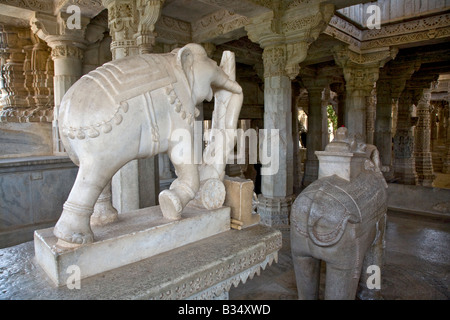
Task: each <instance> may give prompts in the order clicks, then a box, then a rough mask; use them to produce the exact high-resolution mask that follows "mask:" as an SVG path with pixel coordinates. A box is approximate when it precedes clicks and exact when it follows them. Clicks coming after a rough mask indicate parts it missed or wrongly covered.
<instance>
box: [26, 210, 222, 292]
mask: <svg viewBox="0 0 450 320" xmlns="http://www.w3.org/2000/svg"><path fill="white" fill-rule="evenodd" d="M92 228H93V231H94V232H95V235H96V239H95V241H94V242H93V243H90V244H86V245H83V246H76V247H74V248H67V247H66V248H64V247H60V246H59V245H57V241H58V239H57V238H56V237H55V236H54V235H53V228H48V229H43V230H37V231H36V232H35V238H34V242H35V252H36V259H37V262H38V263H39V264H40V265H41V266H42V268H43V269H44V270H45V271H46V273H47V274H48V275H49V277H50V278H51V279H52V281H53V282H54V283H55V284H56V285H58V286H61V285H65V284H66V281H67V279H68V277H69V276H70V273H69V274H68V273H67V272H66V270H67V268H68V267H69V266H71V265H76V266H78V267H79V268H80V271H81V278H87V277H90V276H93V275H96V274H99V273H102V272H104V271H108V270H112V269H114V268H119V267H121V266H124V265H127V264H130V263H133V262H136V261H140V260H143V259H146V258H149V257H152V256H154V255H157V254H159V253H162V252H166V251H169V250H172V249H174V248H178V247H181V246H183V245H186V244H189V243H192V242H195V241H198V240H200V239H204V238H207V237H210V236H213V235H216V234H218V233H221V232H224V231H227V230H229V229H230V208H228V207H222V208H219V209H216V210H211V211H207V210H201V209H196V208H192V207H189V206H188V207H186V208H185V210H184V211H183V218H182V219H181V220H177V221H170V220H168V219H165V218H163V215H162V213H161V210H160V208H159V206H156V207H150V208H145V209H140V210H136V211H132V212H129V213H122V214H120V215H119V220H118V221H116V222H114V223H111V224H108V225H105V226H97V227H95V226H93V227H92Z"/></svg>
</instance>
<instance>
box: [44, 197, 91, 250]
mask: <svg viewBox="0 0 450 320" xmlns="http://www.w3.org/2000/svg"><path fill="white" fill-rule="evenodd" d="M91 213H92V211H91V210H89V209H86V208H81V207H78V206H74V205H71V204H67V203H66V204H64V210H63V213H62V214H61V217H60V218H59V220H58V222H57V223H56V225H55V228H54V229H53V234H54V235H55V236H56V237H57V238H58V239H59V240H62V242H61V241H59V244H60V245H63V246H64V242H68V243H69V244H70V245H74V244H75V245H83V244H88V243H91V242H93V241H94V234H93V232H92V230H91V226H90V216H91Z"/></svg>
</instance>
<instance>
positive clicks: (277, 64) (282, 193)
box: [258, 46, 294, 225]
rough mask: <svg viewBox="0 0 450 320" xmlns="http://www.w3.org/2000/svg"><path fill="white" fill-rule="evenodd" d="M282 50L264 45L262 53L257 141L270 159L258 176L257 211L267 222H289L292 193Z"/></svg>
mask: <svg viewBox="0 0 450 320" xmlns="http://www.w3.org/2000/svg"><path fill="white" fill-rule="evenodd" d="M285 54H286V53H285V47H284V46H273V47H268V48H265V49H264V54H263V59H264V70H265V72H264V129H265V130H266V131H265V135H264V138H263V139H262V141H261V143H262V145H265V146H267V147H268V148H267V149H268V150H269V149H270V154H271V159H272V161H271V162H270V163H268V164H267V165H265V164H263V167H262V173H264V170H266V171H267V174H264V175H262V179H261V180H262V182H261V192H262V195H260V200H259V201H260V204H259V206H258V212H259V213H260V215H261V221H262V222H263V223H264V224H267V225H288V224H289V211H290V205H291V203H292V197H293V184H294V179H293V172H294V170H293V161H294V159H293V141H292V110H291V107H292V86H291V80H290V78H289V77H288V76H287V75H286V74H285V71H284V67H285V63H286V61H285V60H284V59H283V57H285ZM272 147H274V148H273V149H272ZM276 158H278V165H277V163H276V160H275V159H276ZM277 167H278V168H277Z"/></svg>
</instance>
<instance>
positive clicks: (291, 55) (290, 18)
mask: <svg viewBox="0 0 450 320" xmlns="http://www.w3.org/2000/svg"><path fill="white" fill-rule="evenodd" d="M333 12H334V5H332V4H324V3H321V2H319V3H315V4H313V5H311V4H308V5H306V3H299V2H295V3H291V4H288V5H286V4H283V2H274V3H273V4H272V11H269V12H267V13H265V14H262V15H260V16H258V17H256V18H252V19H250V23H249V24H248V25H246V26H245V29H246V30H247V33H248V37H249V38H250V40H252V41H253V42H257V43H259V44H260V45H261V47H262V48H264V49H266V48H269V47H270V48H272V47H277V48H280V47H281V46H285V49H284V52H285V54H284V57H285V60H286V62H285V63H284V64H285V65H284V67H283V68H284V74H285V75H287V76H289V78H290V79H291V80H292V79H295V77H297V75H298V73H299V71H300V67H299V64H300V63H301V62H302V61H303V60H305V59H306V56H307V53H308V48H309V46H310V44H311V43H312V42H314V41H315V40H316V39H317V37H318V36H319V34H320V33H321V32H322V31H323V29H324V28H325V27H326V25H327V24H328V22H329V20H330V19H331V17H332V15H333Z"/></svg>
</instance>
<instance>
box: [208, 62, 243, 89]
mask: <svg viewBox="0 0 450 320" xmlns="http://www.w3.org/2000/svg"><path fill="white" fill-rule="evenodd" d="M217 68H218V69H219V71H218V72H217V76H216V78H215V79H214V80H213V81H212V83H211V84H212V85H213V86H214V87H216V88H218V89H224V90H227V91H230V92H232V93H236V94H241V93H242V88H241V86H240V85H239V84H238V83H237V82H236V81H233V80H231V79H230V78H229V77H228V75H227V74H226V73H225V72H224V71H223V70H222V69H221V68H220V67H217Z"/></svg>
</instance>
